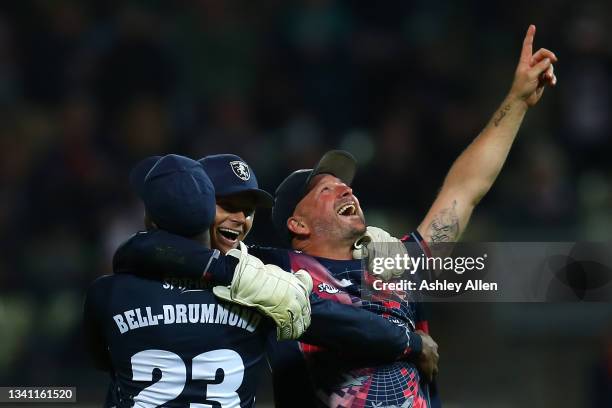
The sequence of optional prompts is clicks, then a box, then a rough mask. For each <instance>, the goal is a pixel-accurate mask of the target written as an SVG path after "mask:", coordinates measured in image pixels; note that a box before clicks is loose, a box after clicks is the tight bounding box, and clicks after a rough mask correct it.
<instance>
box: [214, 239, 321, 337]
mask: <svg viewBox="0 0 612 408" xmlns="http://www.w3.org/2000/svg"><path fill="white" fill-rule="evenodd" d="M226 255H227V256H233V257H235V258H237V259H238V264H237V265H236V270H235V272H234V278H233V280H232V283H231V285H230V286H229V287H226V286H216V287H215V288H213V292H214V293H215V295H216V296H217V297H219V298H221V299H223V300H227V301H229V302H233V303H238V304H241V305H244V306H249V307H254V308H256V309H257V310H259V311H260V312H261V313H263V314H264V315H266V316H268V317H270V318H271V319H272V320H273V321H274V322H275V323H276V326H277V338H278V339H279V340H289V339H297V338H298V337H300V336H301V335H302V334H303V333H304V331H306V329H307V328H308V326H309V325H310V313H311V308H310V301H309V295H310V292H311V291H312V279H311V277H310V275H309V274H308V273H307V272H305V271H303V270H300V271H297V272H296V273H295V274H292V273H289V272H286V271H284V270H283V269H281V268H279V267H278V266H276V265H271V264H268V265H265V264H264V263H263V262H261V260H259V258H256V257H254V256H252V255H249V253H248V250H247V247H246V245H244V244H243V243H240V249H232V250H230V251H229V252H228V253H227V254H226Z"/></svg>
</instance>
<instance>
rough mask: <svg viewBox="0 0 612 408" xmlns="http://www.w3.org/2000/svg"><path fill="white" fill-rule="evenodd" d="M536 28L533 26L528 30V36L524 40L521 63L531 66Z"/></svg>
mask: <svg viewBox="0 0 612 408" xmlns="http://www.w3.org/2000/svg"><path fill="white" fill-rule="evenodd" d="M535 31H536V28H535V26H534V25H533V24H531V25H530V26H529V28H528V29H527V34H526V35H525V39H524V40H523V50H522V51H521V62H524V63H527V64H529V62H530V61H531V55H532V54H533V37H534V36H535Z"/></svg>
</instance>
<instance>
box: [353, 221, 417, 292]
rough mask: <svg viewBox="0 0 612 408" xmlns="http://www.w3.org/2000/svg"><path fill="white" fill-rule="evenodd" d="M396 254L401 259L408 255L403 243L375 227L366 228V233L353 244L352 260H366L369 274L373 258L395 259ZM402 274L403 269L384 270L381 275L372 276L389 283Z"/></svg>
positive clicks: (372, 268) (371, 269)
mask: <svg viewBox="0 0 612 408" xmlns="http://www.w3.org/2000/svg"><path fill="white" fill-rule="evenodd" d="M398 254H399V255H400V256H401V257H403V256H404V255H407V254H408V250H407V249H406V247H405V246H404V243H403V242H402V241H400V240H399V239H397V238H395V237H392V236H391V234H389V233H388V232H387V231H385V230H383V229H381V228H377V227H367V230H366V233H365V234H364V235H363V236H362V237H361V238H359V239H358V240H357V241H355V243H354V244H353V259H366V258H367V259H368V271H369V272H370V273H372V271H373V270H374V265H373V262H374V259H375V258H393V259H395V258H396V256H397V255H398ZM404 272H405V269H403V268H390V269H389V268H384V269H383V271H382V273H380V274H373V273H372V274H373V275H374V276H376V277H378V278H380V279H382V280H384V281H389V280H391V279H395V278H399V277H400V276H402V275H403V274H404Z"/></svg>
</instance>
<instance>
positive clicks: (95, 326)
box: [82, 276, 112, 371]
mask: <svg viewBox="0 0 612 408" xmlns="http://www.w3.org/2000/svg"><path fill="white" fill-rule="evenodd" d="M109 283H110V282H109V280H108V276H103V277H100V278H98V279H97V280H96V281H95V282H94V283H93V284H92V285H91V287H90V288H89V290H88V291H87V295H86V297H85V304H84V306H83V322H82V328H83V334H84V338H85V348H86V349H87V352H88V353H89V356H90V357H91V359H92V360H93V364H94V366H95V367H96V368H98V369H100V370H104V371H110V370H111V366H112V365H111V361H110V356H109V354H108V349H107V346H106V340H105V338H104V331H103V330H102V323H101V319H100V316H101V313H102V310H103V309H104V307H105V306H104V305H105V299H108V291H107V288H108V284H109Z"/></svg>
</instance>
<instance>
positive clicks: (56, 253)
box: [0, 0, 612, 385]
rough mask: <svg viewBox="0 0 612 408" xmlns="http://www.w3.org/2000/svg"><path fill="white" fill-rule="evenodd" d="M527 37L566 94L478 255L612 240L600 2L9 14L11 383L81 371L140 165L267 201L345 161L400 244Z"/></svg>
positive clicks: (43, 7) (6, 126) (361, 3)
mask: <svg viewBox="0 0 612 408" xmlns="http://www.w3.org/2000/svg"><path fill="white" fill-rule="evenodd" d="M529 23H535V24H536V25H537V33H536V44H535V47H536V49H537V48H539V47H546V48H549V49H551V50H553V51H554V52H555V53H556V54H557V56H558V57H559V63H558V66H557V67H556V71H555V72H556V74H557V77H558V78H559V84H558V87H557V89H553V90H547V91H546V92H545V95H544V98H543V100H542V102H541V103H540V104H539V105H538V106H536V107H535V108H533V109H532V111H530V112H529V113H528V115H527V119H526V122H525V124H524V126H523V128H522V130H521V132H520V135H519V137H518V139H517V142H516V144H515V147H514V149H513V151H512V152H511V155H510V159H509V161H508V163H507V166H506V168H505V169H504V170H503V171H502V173H501V176H500V179H499V180H498V182H497V183H496V185H495V186H494V188H493V190H492V191H491V192H490V194H489V195H488V196H487V197H486V198H485V200H484V201H483V203H482V204H481V207H479V208H478V209H477V211H476V213H475V216H474V219H473V224H472V225H471V226H470V229H469V230H468V231H467V234H466V239H469V240H486V241H496V240H504V241H511V240H515V241H547V240H552V241H563V240H567V241H573V240H609V239H610V231H611V230H612V213H611V211H610V208H611V207H612V165H611V164H610V159H609V157H610V152H612V137H611V130H612V123H611V120H612V119H611V115H610V112H612V93H611V90H612V35H611V34H610V30H609V27H610V24H611V23H612V5H611V4H610V3H608V2H604V1H587V2H571V1H569V0H554V1H548V2H545V3H544V2H542V4H534V2H531V1H526V0H521V1H517V2H513V3H512V5H511V7H509V5H508V4H506V3H499V2H488V1H487V2H485V1H480V0H470V1H462V2H454V1H450V0H444V1H435V2H427V1H410V2H408V1H402V0H392V1H385V2H383V3H380V2H378V3H373V2H371V1H366V0H355V1H330V0H302V1H296V2H284V1H281V0H265V1H256V2H255V1H253V2H250V1H216V0H180V1H178V0H177V1H161V0H157V1H153V0H146V1H145V0H142V1H117V0H115V1H102V0H98V1H86V2H83V1H77V0H58V1H43V0H40V1H16V2H5V4H3V5H2V6H0V178H1V183H0V236H1V241H2V245H1V246H0V253H1V257H0V326H3V327H0V343H1V347H0V368H1V369H0V380H1V381H0V383H2V384H3V385H9V384H6V383H5V382H7V381H8V382H11V383H13V382H14V383H16V384H24V383H31V384H37V383H40V384H49V383H54V382H58V383H61V382H62V381H65V380H66V378H71V377H67V376H69V375H70V374H69V373H70V372H72V373H74V372H81V371H83V372H88V371H87V370H86V369H85V368H84V367H86V366H87V362H86V361H84V360H83V359H82V358H78V359H75V358H73V356H74V349H75V347H77V346H75V344H78V342H79V341H80V332H79V330H78V323H79V320H80V316H81V302H82V296H83V290H84V288H86V287H87V285H88V284H89V283H90V282H91V281H92V280H93V279H94V278H95V277H97V276H99V275H102V274H105V273H109V272H110V271H111V268H110V265H111V264H110V261H111V257H112V254H113V251H114V249H115V248H116V247H117V245H118V244H119V243H120V242H121V241H122V240H124V239H126V238H127V237H129V235H130V234H131V233H133V232H135V231H136V230H138V229H139V228H141V227H142V207H141V204H140V203H139V202H138V200H137V199H136V196H135V195H134V194H133V192H132V191H130V189H129V185H128V180H127V179H128V177H127V176H128V173H129V170H130V168H131V166H132V165H133V164H135V163H136V162H137V161H138V160H140V159H142V158H144V157H146V156H149V155H153V154H164V153H179V154H184V155H188V156H191V157H193V158H200V157H202V156H205V155H207V154H213V153H235V154H238V155H240V156H242V157H243V158H244V159H245V160H246V161H247V162H248V163H249V164H250V165H251V166H252V168H253V170H254V171H255V172H256V174H257V177H258V180H259V181H260V185H262V186H263V187H264V188H266V189H267V190H269V191H273V190H274V189H275V187H276V186H277V185H278V183H279V182H280V181H281V180H282V179H283V178H284V177H285V176H286V175H287V174H288V173H289V172H290V171H292V170H295V169H297V168H307V167H311V166H312V165H313V164H314V163H315V162H316V160H317V159H318V158H319V157H320V155H321V154H322V153H323V152H324V151H326V150H328V149H330V148H342V149H346V150H349V151H351V152H352V153H353V154H354V155H355V156H356V157H357V159H358V161H359V163H360V167H359V171H358V175H357V178H356V182H355V184H354V192H355V194H356V195H357V197H358V198H359V199H360V201H361V203H362V206H363V207H364V208H365V210H366V216H367V217H368V221H370V223H373V224H379V225H383V226H385V227H386V228H388V229H389V230H390V231H392V232H394V233H396V234H401V233H403V232H407V231H409V230H411V229H414V228H415V227H416V226H417V225H418V223H419V221H420V219H421V217H423V216H424V214H425V211H426V210H427V208H428V206H429V205H430V204H431V203H432V202H433V199H434V198H435V194H436V191H437V189H438V188H439V187H440V185H441V183H442V181H443V178H444V175H445V173H446V171H447V170H448V168H449V167H450V165H451V164H452V161H453V159H454V158H455V157H456V156H457V155H458V154H459V153H460V152H461V151H462V149H463V148H465V147H466V146H467V144H468V143H469V142H470V141H471V140H472V139H473V138H474V137H475V136H476V135H477V134H478V132H479V131H480V130H481V129H482V127H484V125H485V124H486V122H487V121H488V119H489V118H490V116H491V115H492V114H493V112H494V111H495V109H497V107H498V104H499V103H501V101H502V99H503V97H504V96H505V93H506V92H507V90H508V89H509V87H510V84H511V81H512V77H513V72H514V68H515V66H516V63H517V61H518V54H519V51H520V47H521V41H522V38H523V36H524V33H525V31H526V29H527V26H528V24H529ZM255 225H256V227H255V229H254V231H253V233H252V235H251V236H250V237H249V238H250V239H251V240H252V241H255V240H256V241H258V242H261V243H270V244H275V243H276V242H277V241H276V239H275V236H274V231H273V230H272V228H271V224H270V223H269V222H268V213H266V212H265V211H262V212H261V213H258V214H257V222H256V223H255ZM23 367H29V368H30V369H27V370H23ZM57 367H64V368H66V370H60V369H57ZM87 375H88V374H84V376H85V377H87ZM611 375H612V374H611ZM611 378H612V377H611Z"/></svg>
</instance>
